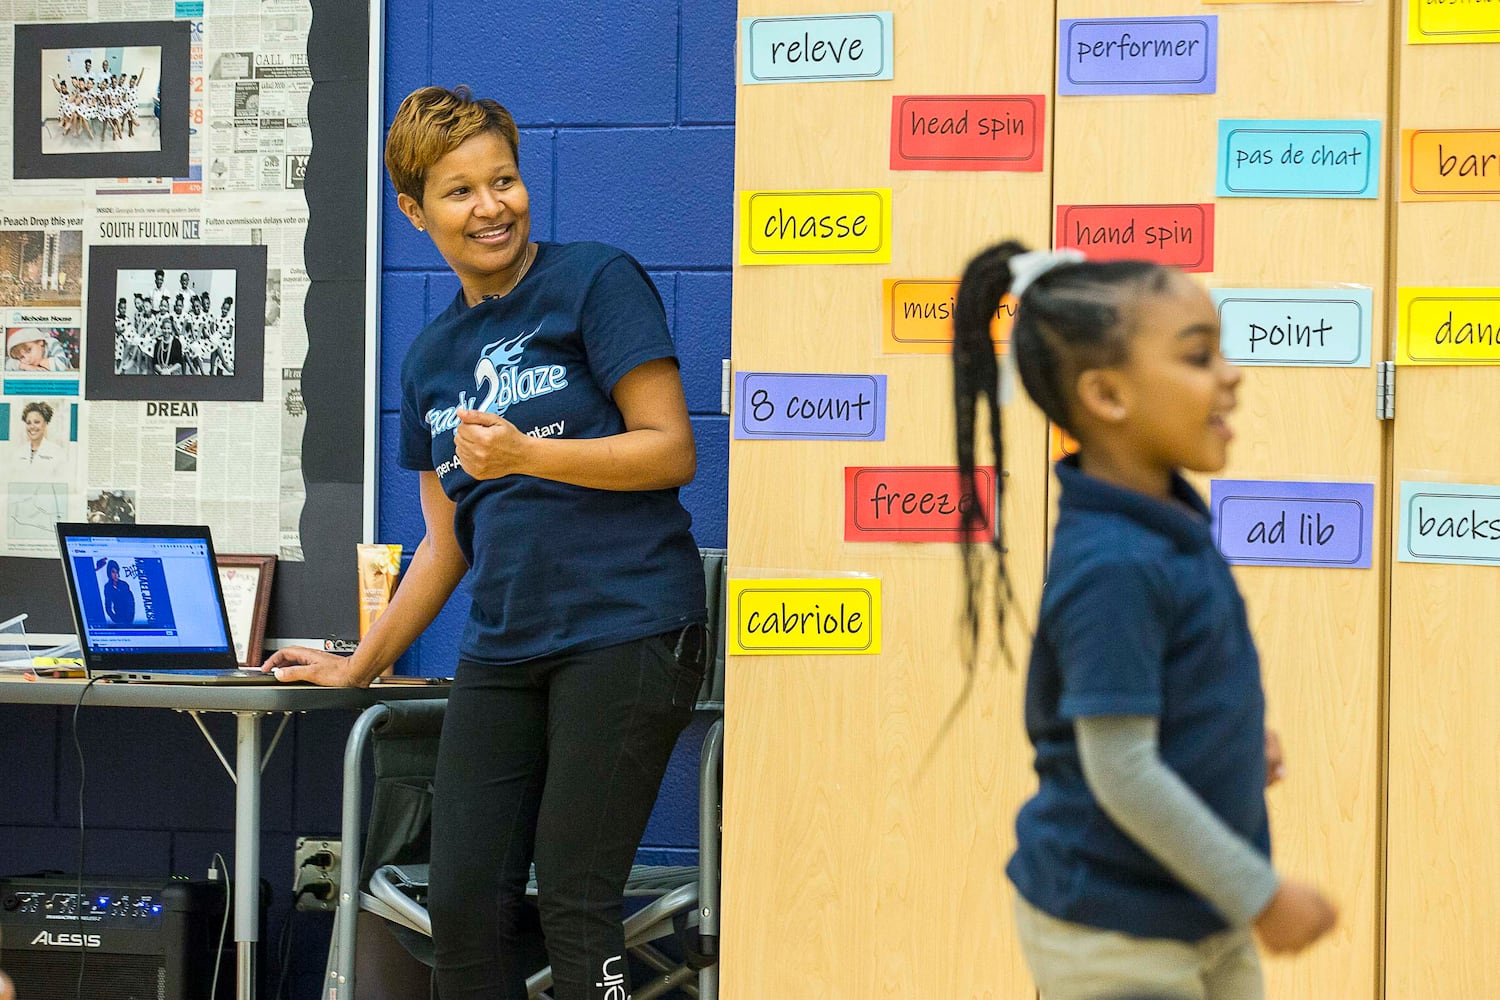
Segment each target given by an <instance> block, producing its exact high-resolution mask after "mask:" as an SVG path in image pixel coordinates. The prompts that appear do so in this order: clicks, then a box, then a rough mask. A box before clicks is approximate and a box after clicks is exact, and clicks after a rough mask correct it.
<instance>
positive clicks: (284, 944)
mask: <svg viewBox="0 0 1500 1000" xmlns="http://www.w3.org/2000/svg"><path fill="white" fill-rule="evenodd" d="M296 912H297V901H296V900H295V899H293V900H292V908H291V910H289V911H287V915H286V919H285V920H283V921H282V922H281V937H280V939H279V940H278V941H277V942H276V958H277V963H278V964H279V965H280V967H281V968H280V971H279V972H278V973H277V975H276V992H274V993H272V994H271V1000H281V997H282V994H283V993H284V992H285V991H286V972H287V969H288V968H290V967H291V964H292V935H291V933H290V931H291V926H292V915H293V914H294V913H296Z"/></svg>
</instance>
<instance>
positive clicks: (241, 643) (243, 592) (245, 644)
mask: <svg viewBox="0 0 1500 1000" xmlns="http://www.w3.org/2000/svg"><path fill="white" fill-rule="evenodd" d="M215 562H216V565H217V566H218V568H219V586H220V588H221V589H222V590H223V591H224V608H225V610H227V611H228V612H229V633H230V638H232V639H233V640H234V658H235V659H236V660H237V661H239V665H240V666H242V667H258V666H260V661H261V656H262V654H263V652H264V650H265V645H266V616H267V615H268V614H269V613H270V611H271V580H272V578H273V577H274V576H275V575H276V557H275V556H246V555H226V554H224V553H219V555H218V557H217V559H216V560H215Z"/></svg>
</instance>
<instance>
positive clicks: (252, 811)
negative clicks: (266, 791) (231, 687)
mask: <svg viewBox="0 0 1500 1000" xmlns="http://www.w3.org/2000/svg"><path fill="white" fill-rule="evenodd" d="M260 715H261V713H259V712H236V713H235V727H236V731H235V754H234V758H235V764H234V775H235V777H234V952H235V987H234V995H235V997H236V1000H255V946H256V942H257V941H259V939H260V919H259V917H260Z"/></svg>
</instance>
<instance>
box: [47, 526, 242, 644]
mask: <svg viewBox="0 0 1500 1000" xmlns="http://www.w3.org/2000/svg"><path fill="white" fill-rule="evenodd" d="M80 527H81V530H80V531H78V532H77V533H71V532H60V535H61V539H62V546H63V558H64V559H65V560H66V562H67V570H68V574H67V575H68V583H69V586H70V587H71V588H72V590H73V593H72V594H71V595H70V596H71V597H72V599H73V607H74V610H75V614H76V618H77V623H78V627H79V630H80V632H81V635H80V636H79V638H80V639H82V640H83V644H84V647H85V649H87V650H88V651H90V652H92V653H95V654H100V655H103V656H107V657H110V658H113V657H114V656H116V655H121V654H123V655H131V654H141V655H143V656H149V657H151V658H152V659H153V660H162V659H165V660H166V661H167V662H168V664H170V665H174V666H175V665H178V664H176V663H173V662H172V661H173V660H175V657H174V655H173V654H201V655H203V656H204V657H205V658H206V659H217V658H218V656H219V655H222V654H224V653H232V652H233V644H232V641H231V638H230V636H229V632H228V628H227V623H226V620H225V614H224V605H223V599H222V597H221V596H220V591H219V579H218V573H217V570H216V569H215V566H214V557H213V546H212V543H211V542H210V541H209V539H208V537H207V534H206V531H205V532H204V533H203V534H202V535H199V536H194V535H192V534H191V533H190V532H186V533H185V532H183V531H182V529H178V528H167V529H161V534H159V535H157V534H152V533H150V528H149V527H147V526H136V527H135V530H134V531H131V532H130V533H129V534H124V533H121V532H120V531H119V529H118V528H113V527H112V526H111V527H104V526H98V528H97V530H90V529H94V528H95V526H93V525H86V526H80ZM143 528H144V530H142V529H143Z"/></svg>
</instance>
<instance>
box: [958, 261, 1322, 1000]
mask: <svg viewBox="0 0 1500 1000" xmlns="http://www.w3.org/2000/svg"><path fill="white" fill-rule="evenodd" d="M1007 291H1009V292H1010V294H1011V295H1013V296H1014V297H1015V298H1016V299H1017V300H1018V302H1017V309H1016V314H1015V321H1014V326H1013V328H1012V332H1011V351H1012V356H1013V357H1014V359H1015V363H1016V367H1017V369H1018V370H1019V373H1020V376H1021V382H1022V384H1023V385H1024V386H1025V388H1026V392H1027V394H1028V395H1030V396H1031V398H1032V400H1034V401H1035V402H1036V404H1037V405H1038V406H1040V407H1041V409H1042V411H1043V412H1044V413H1045V414H1046V415H1047V417H1048V418H1049V419H1050V420H1051V421H1052V422H1053V423H1055V424H1057V425H1059V426H1061V427H1062V428H1063V429H1064V430H1066V431H1068V432H1069V433H1070V434H1072V435H1073V437H1074V438H1076V439H1077V440H1078V442H1079V451H1078V454H1076V455H1075V456H1073V457H1070V458H1068V459H1065V460H1064V461H1062V462H1059V463H1058V465H1057V476H1058V480H1059V482H1060V483H1061V485H1062V495H1061V500H1060V505H1059V516H1058V521H1057V528H1056V534H1055V538H1054V541H1053V546H1052V550H1051V557H1050V561H1049V565H1048V572H1047V580H1046V585H1045V587H1044V589H1043V592H1042V604H1041V612H1040V619H1039V621H1038V623H1037V629H1036V636H1035V641H1034V643H1033V646H1032V651H1031V662H1030V666H1029V672H1028V676H1027V685H1026V729H1027V735H1028V736H1029V737H1030V739H1031V742H1032V744H1033V746H1034V747H1035V750H1036V758H1035V766H1036V771H1037V776H1038V778H1039V779H1040V787H1039V789H1038V790H1037V793H1036V795H1035V796H1033V797H1032V799H1031V800H1030V801H1029V802H1027V803H1026V805H1025V806H1024V807H1022V809H1021V812H1020V815H1019V816H1018V817H1017V819H1016V838H1017V847H1016V853H1015V855H1014V856H1013V857H1012V858H1011V861H1010V864H1009V866H1008V867H1007V874H1009V876H1010V878H1011V880H1012V881H1013V882H1014V883H1015V886H1016V888H1017V890H1018V892H1019V896H1018V899H1017V902H1016V916H1017V928H1018V934H1019V936H1020V941H1021V947H1022V951H1023V952H1024V953H1025V956H1026V961H1027V964H1028V965H1029V966H1030V968H1031V971H1032V975H1033V976H1034V977H1035V979H1036V981H1037V985H1038V987H1039V989H1040V991H1041V997H1042V1000H1085V998H1086V1000H1101V998H1112V997H1124V996H1132V997H1134V996H1149V997H1153V998H1163V1000H1166V998H1171V1000H1231V998H1232V1000H1255V998H1259V997H1261V996H1262V985H1261V976H1260V967H1259V961H1258V958H1257V956H1256V951H1255V945H1254V942H1253V940H1252V937H1251V934H1250V930H1251V928H1252V927H1253V928H1254V930H1255V932H1256V933H1257V934H1258V935H1259V936H1260V939H1261V942H1262V943H1263V944H1264V945H1265V947H1266V948H1268V949H1269V950H1271V951H1297V950H1300V949H1301V948H1304V947H1306V946H1307V945H1309V944H1311V943H1312V942H1313V941H1315V940H1316V939H1317V938H1318V937H1320V936H1321V935H1323V934H1324V933H1326V932H1327V931H1328V930H1329V929H1330V928H1331V927H1332V926H1333V923H1334V919H1335V913H1334V909H1333V907H1332V906H1331V905H1330V904H1329V902H1328V901H1327V900H1326V899H1324V897H1323V896H1322V895H1321V894H1320V893H1319V892H1318V891H1317V890H1316V889H1313V888H1311V887H1309V886H1306V885H1302V884H1300V883H1297V882H1293V881H1290V880H1285V879H1282V878H1280V877H1279V876H1278V875H1277V873H1276V872H1275V871H1274V870H1273V869H1272V867H1271V863H1270V831H1269V826H1268V823H1267V818H1266V806H1265V795H1264V788H1265V786H1266V785H1268V784H1270V783H1271V782H1273V781H1275V780H1276V779H1277V778H1279V777H1280V772H1281V760H1280V749H1279V745H1278V744H1277V743H1276V742H1275V737H1274V736H1273V735H1271V734H1268V733H1267V732H1266V730H1265V724H1264V715H1265V700H1264V696H1263V693H1262V691H1261V684H1260V663H1259V659H1258V657H1257V655H1256V651H1255V645H1254V642H1253V640H1252V639H1251V636H1250V628H1249V623H1248V621H1247V619H1246V615H1245V606H1244V602H1243V601H1242V600H1241V598H1240V594H1239V590H1238V588H1237V587H1236V586H1235V582H1234V578H1233V577H1232V576H1231V575H1230V571H1229V566H1228V565H1227V564H1226V563H1225V561H1224V559H1223V557H1222V556H1220V555H1219V553H1218V550H1217V549H1216V548H1215V547H1214V541H1213V535H1212V533H1211V531H1210V525H1209V512H1208V509H1207V507H1206V506H1205V505H1204V503H1203V500H1202V499H1201V498H1200V497H1199V496H1198V494H1197V493H1196V492H1194V490H1193V489H1192V487H1191V486H1189V485H1188V483H1187V482H1186V481H1185V480H1184V479H1183V478H1182V476H1181V474H1180V471H1179V470H1183V469H1187V470H1191V471H1194V472H1209V473H1211V472H1217V471H1218V470H1220V469H1222V468H1223V467H1224V464H1225V461H1226V459H1227V448H1228V444H1229V440H1230V438H1231V437H1232V435H1231V432H1230V429H1229V422H1228V418H1229V414H1230V413H1231V412H1232V411H1233V410H1234V406H1235V390H1236V388H1237V387H1238V385H1239V381H1240V376H1239V372H1238V371H1237V370H1236V369H1235V368H1234V367H1233V366H1232V365H1230V364H1229V363H1227V362H1226V361H1225V360H1224V357H1223V355H1221V354H1220V353H1219V322H1218V316H1217V314H1216V312H1215V310H1214V306H1213V302H1212V301H1211V300H1210V299H1209V296H1208V295H1207V294H1206V293H1205V292H1204V290H1203V289H1202V288H1201V287H1199V286H1198V285H1196V284H1195V283H1194V282H1192V281H1191V280H1189V279H1188V278H1187V277H1185V276H1184V275H1182V274H1181V273H1179V272H1177V271H1175V270H1171V269H1168V268H1164V267H1160V266H1158V265H1155V264H1150V263H1146V262H1141V261H1118V262H1112V263H1090V262H1087V261H1084V260H1083V259H1082V256H1081V255H1080V254H1078V253H1077V252H1076V251H1058V252H1055V253H1054V252H1049V251H1041V252H1036V253H1027V252H1025V248H1023V247H1022V246H1021V245H1020V244H1017V243H1014V242H1011V243H1003V244H1001V245H999V246H996V247H992V248H991V249H989V250H986V251H985V252H983V253H981V254H980V255H979V256H978V257H976V258H975V259H974V260H973V261H971V262H970V264H969V266H968V268H967V270H966V271H965V273H964V277H963V281H962V283H961V285H960V286H959V291H958V300H957V308H956V318H955V323H954V325H955V337H954V345H953V365H954V384H955V385H954V388H955V399H956V404H957V416H958V460H959V469H960V476H961V477H962V480H963V482H964V484H965V488H966V489H969V490H972V489H973V482H974V480H973V476H974V463H975V456H974V427H975V422H976V417H977V411H978V404H979V401H980V400H981V399H982V400H983V401H984V403H985V405H986V407H987V409H988V412H987V418H988V419H987V423H988V429H989V437H990V440H991V441H992V442H994V443H995V444H994V447H995V451H996V455H995V465H996V466H1000V465H1001V455H1000V450H1001V449H1000V440H1001V436H1000V411H999V399H998V384H999V379H998V375H999V372H998V369H997V365H996V360H995V354H994V348H993V346H992V344H991V341H990V321H991V319H992V318H993V316H994V315H995V310H996V308H997V307H998V305H999V303H1000V299H1001V297H1002V296H1003V295H1004V294H1005V293H1006V292H1007ZM965 516H966V519H967V520H968V521H969V522H971V523H970V525H969V526H970V527H972V528H975V529H977V530H987V529H988V525H986V524H984V515H983V513H982V510H981V508H980V505H978V504H974V505H970V506H969V507H968V508H966V515H965ZM994 547H995V549H996V552H997V554H998V553H1003V551H1004V549H1003V547H1002V542H1001V539H1000V538H999V537H998V535H997V537H996V541H995V544H994ZM965 564H966V574H967V579H968V588H969V593H968V604H967V608H966V614H965V617H966V624H967V627H968V629H969V633H970V637H971V638H972V637H973V636H974V635H975V634H976V632H977V627H978V620H977V610H976V605H977V598H976V592H977V588H978V585H979V577H980V569H979V563H978V560H977V553H975V552H973V551H972V550H967V549H966V551H965ZM1000 567H1001V570H1000V574H1001V575H1000V578H1001V583H1002V587H1003V586H1004V585H1005V584H1006V582H1007V581H1006V579H1005V575H1004V563H1003V557H1002V562H1001V563H1000Z"/></svg>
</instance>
